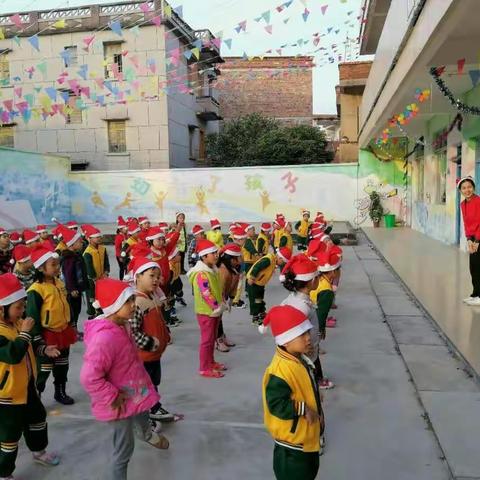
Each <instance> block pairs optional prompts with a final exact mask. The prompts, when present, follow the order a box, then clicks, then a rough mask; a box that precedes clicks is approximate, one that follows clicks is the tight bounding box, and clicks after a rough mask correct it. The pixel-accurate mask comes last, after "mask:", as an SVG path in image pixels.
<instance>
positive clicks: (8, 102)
mask: <svg viewBox="0 0 480 480" xmlns="http://www.w3.org/2000/svg"><path fill="white" fill-rule="evenodd" d="M3 105H4V106H5V108H6V109H7V110H8V111H9V112H11V111H12V108H13V100H5V101H4V102H3Z"/></svg>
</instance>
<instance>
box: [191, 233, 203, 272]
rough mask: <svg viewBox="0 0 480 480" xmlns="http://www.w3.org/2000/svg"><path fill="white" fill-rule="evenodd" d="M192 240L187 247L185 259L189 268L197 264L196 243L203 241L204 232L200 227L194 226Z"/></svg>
mask: <svg viewBox="0 0 480 480" xmlns="http://www.w3.org/2000/svg"><path fill="white" fill-rule="evenodd" d="M192 235H193V239H192V241H191V242H190V244H189V245H188V250H187V259H188V265H189V266H190V268H192V267H194V266H195V265H196V263H197V260H198V257H197V253H196V246H197V242H198V241H200V240H202V239H205V230H204V229H203V228H202V227H201V226H200V225H194V226H193V228H192Z"/></svg>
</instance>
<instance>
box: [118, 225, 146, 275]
mask: <svg viewBox="0 0 480 480" xmlns="http://www.w3.org/2000/svg"><path fill="white" fill-rule="evenodd" d="M140 230H141V229H140V226H139V225H138V222H137V221H136V220H135V219H131V220H130V221H129V222H128V223H127V237H128V238H127V240H126V241H125V242H124V243H123V246H122V252H121V253H120V256H121V257H123V258H124V259H125V269H126V268H127V266H128V262H129V261H130V259H131V250H132V248H133V246H134V245H136V244H137V243H138V242H139V239H138V234H139V233H140Z"/></svg>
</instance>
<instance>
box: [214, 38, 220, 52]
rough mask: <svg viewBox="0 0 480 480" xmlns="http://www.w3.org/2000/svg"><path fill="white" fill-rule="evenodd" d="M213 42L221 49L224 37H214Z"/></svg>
mask: <svg viewBox="0 0 480 480" xmlns="http://www.w3.org/2000/svg"><path fill="white" fill-rule="evenodd" d="M212 43H213V44H214V45H215V46H216V47H217V48H218V49H220V48H221V46H222V39H221V38H214V39H213V40H212Z"/></svg>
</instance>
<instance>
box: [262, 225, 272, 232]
mask: <svg viewBox="0 0 480 480" xmlns="http://www.w3.org/2000/svg"><path fill="white" fill-rule="evenodd" d="M260 229H261V230H262V232H266V233H270V232H271V231H272V224H271V223H262V225H261V227H260Z"/></svg>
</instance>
